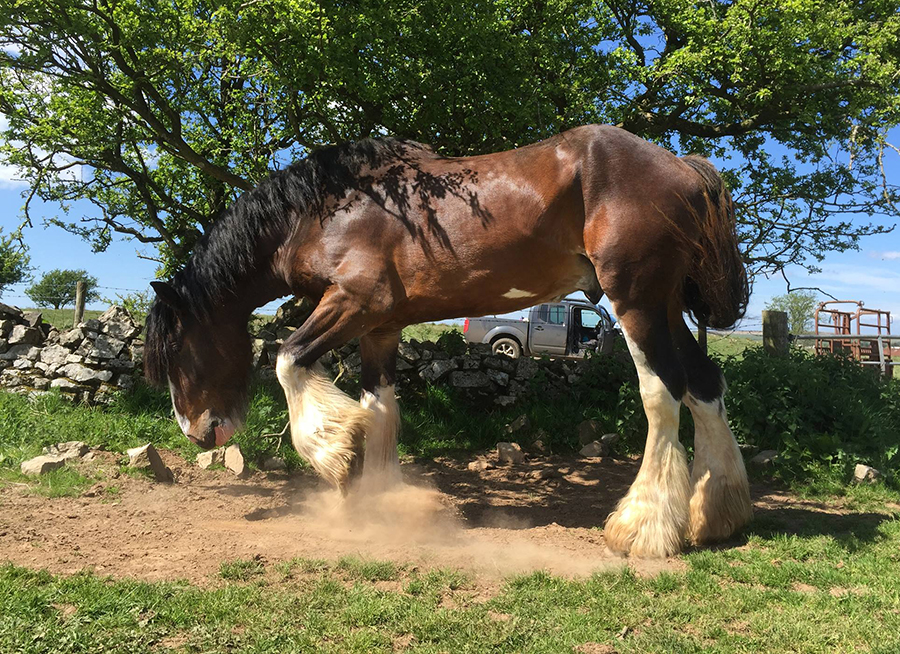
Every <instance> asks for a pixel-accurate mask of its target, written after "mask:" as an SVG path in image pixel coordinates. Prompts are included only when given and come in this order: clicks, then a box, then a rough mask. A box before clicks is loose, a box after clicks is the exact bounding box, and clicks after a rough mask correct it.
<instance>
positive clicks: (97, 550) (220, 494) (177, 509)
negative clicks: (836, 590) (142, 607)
mask: <svg viewBox="0 0 900 654" xmlns="http://www.w3.org/2000/svg"><path fill="white" fill-rule="evenodd" d="M163 458H164V460H165V461H166V463H167V465H169V466H170V467H171V468H172V469H173V471H174V472H175V477H176V482H175V483H173V484H163V483H156V482H154V481H151V480H150V479H146V478H143V477H133V476H129V475H119V474H118V472H117V466H116V463H115V458H114V457H113V456H112V455H106V454H103V455H101V456H100V457H99V458H98V460H97V462H94V463H91V464H84V465H93V466H99V467H100V468H101V469H102V470H103V472H104V473H105V475H106V481H104V482H101V483H99V484H97V486H95V487H94V488H92V489H91V490H89V491H87V492H86V493H84V494H83V495H82V496H81V497H75V498H73V497H64V498H56V499H47V498H45V497H41V496H38V495H35V494H34V493H33V491H31V490H30V489H29V488H27V487H23V486H10V487H7V488H4V489H3V490H2V492H0V561H2V560H8V561H12V562H14V563H17V564H20V565H25V566H28V567H31V568H47V569H49V570H51V571H53V572H57V573H67V574H68V573H74V572H76V571H79V570H82V569H84V568H93V569H94V570H95V571H96V572H97V573H98V574H102V575H113V576H116V577H136V578H141V579H148V580H160V579H188V580H191V581H194V582H200V583H204V582H209V581H211V580H214V579H215V578H216V575H217V573H218V570H219V566H220V564H221V562H223V561H230V560H234V559H249V558H252V557H262V558H263V559H264V560H265V561H268V562H275V561H282V560H288V559H291V558H293V557H306V558H324V559H329V560H333V559H336V558H339V557H341V556H345V555H352V556H358V557H361V558H368V559H378V560H393V561H397V562H399V563H413V564H416V565H422V566H427V567H455V568H463V569H466V570H470V571H472V572H474V573H476V574H479V575H486V576H503V575H507V574H511V573H516V572H525V571H530V570H537V569H544V570H547V571H550V572H553V573H555V574H560V575H565V576H582V575H587V574H590V573H591V572H593V571H595V570H598V569H604V568H610V567H619V566H623V565H630V566H631V567H633V568H634V569H635V570H636V571H637V572H638V573H639V574H654V573H656V572H659V571H660V570H665V569H675V568H678V567H680V566H682V565H683V563H682V562H681V561H680V560H679V559H669V560H662V561H636V560H626V559H623V558H620V557H617V556H616V555H614V554H612V553H611V552H610V551H609V550H607V548H606V546H605V545H604V541H603V535H602V531H600V529H598V528H597V527H598V526H599V525H602V523H603V520H604V519H605V517H606V516H607V515H608V514H609V512H610V511H611V510H612V509H613V507H614V506H615V503H616V501H617V500H618V499H619V498H620V497H621V496H622V495H623V494H624V493H625V491H626V490H627V488H628V485H629V484H630V483H631V481H632V480H633V479H634V475H635V474H636V473H637V466H638V464H637V462H635V461H631V460H615V459H612V458H604V459H599V458H598V459H582V458H574V457H569V458H562V457H555V456H546V457H539V458H532V459H531V460H529V461H528V462H526V463H524V464H521V465H518V466H512V467H500V468H494V469H489V470H485V471H481V472H476V471H470V470H468V469H467V463H468V462H467V461H455V460H451V459H439V460H436V461H428V462H424V463H408V464H404V465H403V475H404V482H405V483H404V485H402V486H400V487H398V488H396V489H395V490H391V491H386V492H382V493H363V492H357V493H356V494H354V495H353V496H351V497H350V499H348V500H347V501H342V500H341V499H340V497H339V496H338V494H337V493H335V492H332V491H329V490H327V489H326V488H324V486H323V485H322V484H321V483H320V482H319V480H318V479H317V478H316V477H315V476H314V475H313V474H311V473H303V472H299V473H297V472H295V473H292V474H288V473H259V472H257V473H255V474H254V475H252V476H251V477H250V478H248V479H238V478H236V477H235V476H234V475H233V474H232V473H230V472H228V471H224V470H217V471H209V470H201V469H199V468H196V467H194V466H191V465H189V464H187V463H186V462H185V461H184V460H182V459H180V458H178V457H177V456H174V455H172V454H169V453H165V452H164V453H163ZM116 475H118V476H116ZM753 494H754V499H755V501H756V504H757V511H758V512H759V511H763V512H773V511H774V512H779V511H787V512H789V513H790V512H795V513H796V512H800V513H801V514H802V513H803V512H806V511H810V510H813V511H818V510H823V511H824V510H827V509H826V508H825V507H818V508H817V507H815V506H814V507H810V506H808V503H805V504H804V503H802V502H799V501H797V500H794V499H792V498H790V497H786V496H784V495H778V494H774V493H771V492H769V491H767V490H766V489H761V488H754V489H753ZM740 544H741V542H740V541H736V542H735V543H733V544H732V545H740Z"/></svg>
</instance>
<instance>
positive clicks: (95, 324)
mask: <svg viewBox="0 0 900 654" xmlns="http://www.w3.org/2000/svg"><path fill="white" fill-rule="evenodd" d="M77 326H78V327H81V328H82V329H84V330H85V332H99V331H100V328H101V327H102V325H101V324H100V321H99V320H97V319H96V318H91V319H90V320H85V321H84V322H80V323H78V325H77ZM94 338H96V336H95V337H94Z"/></svg>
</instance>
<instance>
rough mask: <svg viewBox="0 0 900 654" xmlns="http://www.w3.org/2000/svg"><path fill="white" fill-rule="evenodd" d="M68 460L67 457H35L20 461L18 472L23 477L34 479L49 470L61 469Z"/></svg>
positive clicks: (45, 455)
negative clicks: (20, 472) (19, 471)
mask: <svg viewBox="0 0 900 654" xmlns="http://www.w3.org/2000/svg"><path fill="white" fill-rule="evenodd" d="M68 460H69V458H68V457H63V456H59V455H55V454H42V455H41V456H36V457H34V458H33V459H28V461H22V465H21V466H20V470H21V471H22V474H23V475H29V476H31V477H36V476H37V475H45V474H47V473H48V472H50V471H51V470H56V469H57V468H62V467H63V466H64V465H66V461H68Z"/></svg>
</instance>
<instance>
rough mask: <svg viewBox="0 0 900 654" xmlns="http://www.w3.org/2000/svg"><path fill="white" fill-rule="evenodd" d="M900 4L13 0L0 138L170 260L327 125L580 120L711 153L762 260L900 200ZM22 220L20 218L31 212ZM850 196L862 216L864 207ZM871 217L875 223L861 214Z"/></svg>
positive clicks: (878, 220)
mask: <svg viewBox="0 0 900 654" xmlns="http://www.w3.org/2000/svg"><path fill="white" fill-rule="evenodd" d="M898 8H900V4H898V0H875V1H863V2H859V1H851V0H833V1H831V2H827V3H826V2H822V1H821V0H788V1H785V0H778V1H777V2H776V1H775V0H734V1H723V0H709V1H704V2H695V1H688V0H605V1H593V0H592V1H588V0H489V1H487V2H484V1H483V0H478V1H475V0H386V1H383V0H377V1H375V0H363V1H362V2H354V3H347V2H341V1H336V0H321V1H318V2H316V1H313V0H267V1H266V2H252V1H251V2H245V1H243V0H156V1H155V2H148V1H147V0H16V1H15V2H8V3H4V4H3V5H2V7H0V49H2V52H0V66H2V68H0V111H2V112H3V113H4V114H5V115H6V116H7V118H8V121H9V126H8V129H7V130H6V132H5V134H4V136H5V139H6V144H5V146H3V155H4V156H5V157H6V158H7V159H8V160H9V162H11V163H14V164H16V165H18V166H21V167H22V168H23V169H24V176H25V178H26V179H27V180H28V181H29V182H30V184H31V194H30V196H29V198H28V199H29V200H31V199H32V198H34V197H38V198H41V199H44V200H49V201H51V202H58V203H60V204H61V205H63V207H67V206H68V205H70V204H71V202H72V201H74V200H79V199H86V200H89V201H90V202H92V203H93V204H94V205H95V206H96V210H95V211H93V212H88V213H86V214H85V215H77V214H76V215H71V216H67V217H66V218H64V219H63V218H54V219H52V221H53V222H56V223H57V224H59V225H61V226H63V227H64V228H65V229H68V230H69V231H72V232H75V233H78V234H81V235H83V236H84V237H85V238H88V239H90V240H91V241H92V242H93V244H94V246H95V247H96V248H97V249H103V248H104V247H106V245H107V244H108V243H109V242H110V239H112V238H113V235H114V234H121V235H124V236H127V237H129V238H133V239H136V240H138V241H140V242H141V243H146V244H150V245H152V246H153V247H155V248H156V249H157V254H158V257H159V259H160V261H161V262H162V263H163V264H164V272H169V271H171V269H173V268H176V267H178V266H179V265H180V264H181V263H182V262H183V261H184V259H185V258H186V256H187V254H188V253H189V251H190V248H191V247H192V245H193V243H194V242H195V241H196V239H197V238H198V236H199V235H200V234H201V232H203V231H205V230H207V229H209V227H210V225H211V224H212V223H213V221H214V220H215V218H216V216H217V215H218V214H219V213H220V212H221V210H222V209H223V208H224V207H225V206H226V205H227V204H228V203H229V202H231V201H232V200H233V199H234V197H235V196H236V194H238V193H240V192H241V191H243V190H245V189H248V188H250V187H252V185H253V184H255V183H256V182H258V181H259V180H260V179H261V178H262V177H264V176H265V175H266V174H267V171H268V170H269V169H270V168H272V167H276V166H279V165H283V164H284V163H285V162H287V161H289V160H291V159H293V158H296V157H299V156H302V155H303V154H304V153H305V152H306V151H308V150H309V149H310V148H315V147H318V146H320V145H322V144H326V143H334V142H338V141H343V140H351V139H359V138H362V137H366V136H370V135H379V134H393V135H399V136H403V137H409V138H414V139H417V140H420V141H423V142H426V143H430V144H432V145H434V146H435V147H436V148H437V149H438V150H439V151H441V152H442V153H445V154H450V155H461V154H473V153H483V152H489V151H494V150H499V149H506V148H511V147H515V146H519V145H524V144H527V143H530V142H533V141H536V140H539V139H541V138H544V137H546V136H549V135H551V134H554V133H557V132H559V131H561V130H564V129H566V128H569V127H572V126H575V125H579V124H584V123H591V122H601V123H611V124H617V125H621V126H623V127H625V128H626V129H629V130H631V131H633V132H635V133H637V134H639V135H641V136H643V137H645V138H649V139H651V140H654V141H656V142H658V143H660V144H662V145H664V146H666V147H669V148H671V149H674V150H676V151H678V152H680V153H682V154H686V153H699V154H705V155H708V156H713V157H715V158H716V160H717V162H718V163H719V164H720V166H721V167H723V168H724V170H725V173H726V175H727V177H728V180H729V183H730V185H731V186H732V189H733V191H734V195H735V198H736V200H737V203H738V213H739V219H740V232H741V238H742V241H743V248H744V252H745V256H746V258H747V261H748V262H749V263H750V264H751V267H752V269H753V270H756V271H758V270H766V271H769V272H771V271H777V270H779V269H781V268H782V267H783V266H784V265H786V264H787V263H788V262H794V263H801V264H804V265H806V266H808V267H813V266H814V265H815V262H816V261H817V260H819V259H820V258H821V257H822V256H823V255H824V254H825V253H827V252H829V251H834V250H843V249H847V248H853V247H856V246H857V244H858V241H859V239H860V238H861V237H863V236H866V235H869V234H875V233H879V232H881V231H883V230H884V229H886V228H887V227H889V226H890V223H891V221H892V220H893V219H894V218H896V216H897V214H898V199H900V194H898V188H897V186H896V185H895V184H893V183H891V182H890V180H889V179H888V178H887V176H886V175H885V173H884V165H883V164H884V157H886V156H896V154H900V151H898V152H897V153H895V152H894V151H893V150H891V146H890V145H889V144H887V143H886V142H885V134H886V132H887V130H889V129H890V128H891V127H893V126H895V125H897V124H898V122H900V93H898V84H900V13H898ZM27 207H28V205H27V204H26V220H30V216H29V215H28V212H27ZM857 214H863V215H865V216H868V217H869V218H868V219H864V220H862V221H860V220H859V218H858V217H857ZM870 221H872V222H870Z"/></svg>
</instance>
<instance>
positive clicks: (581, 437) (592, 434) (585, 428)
mask: <svg viewBox="0 0 900 654" xmlns="http://www.w3.org/2000/svg"><path fill="white" fill-rule="evenodd" d="M602 434H603V427H602V426H601V425H600V421H598V420H585V421H583V422H582V423H581V424H579V425H578V442H579V443H580V444H581V445H587V444H588V443H593V442H594V441H597V440H600V437H601V436H602Z"/></svg>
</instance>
